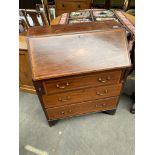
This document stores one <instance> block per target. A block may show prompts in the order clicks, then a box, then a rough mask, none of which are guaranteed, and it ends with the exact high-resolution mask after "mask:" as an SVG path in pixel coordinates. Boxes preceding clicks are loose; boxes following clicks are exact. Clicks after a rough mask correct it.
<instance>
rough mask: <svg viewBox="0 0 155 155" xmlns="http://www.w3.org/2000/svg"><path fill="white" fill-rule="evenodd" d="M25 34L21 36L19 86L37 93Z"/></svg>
mask: <svg viewBox="0 0 155 155" xmlns="http://www.w3.org/2000/svg"><path fill="white" fill-rule="evenodd" d="M25 35H26V34H25V33H23V35H22V34H21V35H20V36H19V82H20V83H19V84H20V86H19V87H20V90H22V91H25V92H28V93H35V92H36V90H35V88H34V86H33V82H32V77H31V72H30V64H29V57H28V50H27V45H26V41H25V39H26V37H25Z"/></svg>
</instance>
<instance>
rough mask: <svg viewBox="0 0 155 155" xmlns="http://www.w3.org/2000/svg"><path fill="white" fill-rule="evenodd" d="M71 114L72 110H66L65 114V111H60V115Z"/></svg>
mask: <svg viewBox="0 0 155 155" xmlns="http://www.w3.org/2000/svg"><path fill="white" fill-rule="evenodd" d="M71 112H72V110H68V111H66V112H65V111H62V112H61V114H62V115H64V114H66V113H71Z"/></svg>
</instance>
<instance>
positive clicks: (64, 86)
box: [56, 82, 69, 89]
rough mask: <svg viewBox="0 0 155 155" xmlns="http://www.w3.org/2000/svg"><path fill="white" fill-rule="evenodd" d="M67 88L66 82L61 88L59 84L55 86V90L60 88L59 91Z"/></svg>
mask: <svg viewBox="0 0 155 155" xmlns="http://www.w3.org/2000/svg"><path fill="white" fill-rule="evenodd" d="M67 86H69V83H68V82H66V84H64V85H63V86H60V85H59V84H57V85H56V87H57V88H60V89H64V88H66V87H67Z"/></svg>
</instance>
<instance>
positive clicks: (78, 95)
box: [42, 84, 122, 108]
mask: <svg viewBox="0 0 155 155" xmlns="http://www.w3.org/2000/svg"><path fill="white" fill-rule="evenodd" d="M121 86H122V85H121V84H117V85H111V86H98V87H93V88H86V89H80V90H75V91H70V92H65V93H59V94H53V95H43V96H42V98H43V103H44V106H45V108H49V107H57V106H61V105H67V104H72V103H78V102H84V101H91V100H95V99H101V98H102V99H103V98H108V97H112V96H118V95H119V94H120V90H121Z"/></svg>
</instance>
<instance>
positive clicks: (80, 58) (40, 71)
mask: <svg viewBox="0 0 155 155" xmlns="http://www.w3.org/2000/svg"><path fill="white" fill-rule="evenodd" d="M70 29H72V26H70ZM36 32H39V31H36ZM31 34H32V35H31ZM27 41H28V48H29V56H30V63H31V70H32V79H33V83H34V86H35V89H36V92H37V94H38V97H39V99H40V102H41V105H42V108H43V110H44V112H45V115H46V118H47V121H48V123H49V125H50V126H51V125H53V124H54V123H55V122H56V120H58V119H63V118H67V117H72V116H79V115H83V114H87V113H91V112H99V111H106V112H108V113H110V114H114V113H115V111H116V108H117V105H118V101H119V96H120V93H121V89H122V85H123V82H124V79H125V75H126V73H127V71H128V69H129V68H130V66H131V62H130V56H129V52H128V45H127V40H126V34H125V32H124V30H122V29H119V28H118V29H112V28H111V29H110V28H109V29H105V30H103V29H96V30H91V31H83V32H82V31H80V30H76V31H75V32H68V31H66V32H65V29H62V30H61V27H59V32H58V31H57V32H56V33H54V32H53V33H50V34H47V33H45V35H44V34H43V32H42V34H41V35H39V33H35V29H33V30H32V31H29V36H28V39H27Z"/></svg>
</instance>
